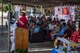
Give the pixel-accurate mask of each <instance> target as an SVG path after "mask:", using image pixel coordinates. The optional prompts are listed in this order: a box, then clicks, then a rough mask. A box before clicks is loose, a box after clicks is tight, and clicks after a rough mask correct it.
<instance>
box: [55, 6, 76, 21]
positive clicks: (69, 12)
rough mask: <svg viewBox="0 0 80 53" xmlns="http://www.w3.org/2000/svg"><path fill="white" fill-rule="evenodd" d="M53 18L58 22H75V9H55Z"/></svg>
mask: <svg viewBox="0 0 80 53" xmlns="http://www.w3.org/2000/svg"><path fill="white" fill-rule="evenodd" d="M55 18H58V19H59V20H61V19H64V20H65V21H66V22H67V21H68V20H70V21H75V7H74V6H58V7H55Z"/></svg>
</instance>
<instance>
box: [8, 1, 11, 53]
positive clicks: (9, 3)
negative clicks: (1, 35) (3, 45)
mask: <svg viewBox="0 0 80 53" xmlns="http://www.w3.org/2000/svg"><path fill="white" fill-rule="evenodd" d="M8 5H9V16H8V53H11V52H10V17H11V15H10V14H11V0H8Z"/></svg>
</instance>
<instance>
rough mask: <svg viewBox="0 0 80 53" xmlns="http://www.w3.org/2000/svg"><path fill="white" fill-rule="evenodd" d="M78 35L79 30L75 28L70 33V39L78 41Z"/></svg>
mask: <svg viewBox="0 0 80 53" xmlns="http://www.w3.org/2000/svg"><path fill="white" fill-rule="evenodd" d="M78 36H79V31H78V29H76V31H74V32H73V33H72V40H73V41H74V42H76V43H78Z"/></svg>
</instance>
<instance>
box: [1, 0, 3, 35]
mask: <svg viewBox="0 0 80 53" xmlns="http://www.w3.org/2000/svg"><path fill="white" fill-rule="evenodd" d="M1 26H2V36H3V0H2V21H1Z"/></svg>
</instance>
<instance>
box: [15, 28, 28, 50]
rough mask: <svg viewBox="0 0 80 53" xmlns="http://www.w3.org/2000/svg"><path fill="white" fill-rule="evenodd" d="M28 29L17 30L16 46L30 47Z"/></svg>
mask: <svg viewBox="0 0 80 53" xmlns="http://www.w3.org/2000/svg"><path fill="white" fill-rule="evenodd" d="M28 33H29V32H28V29H23V28H19V27H18V28H17V29H16V32H15V48H16V49H28Z"/></svg>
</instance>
